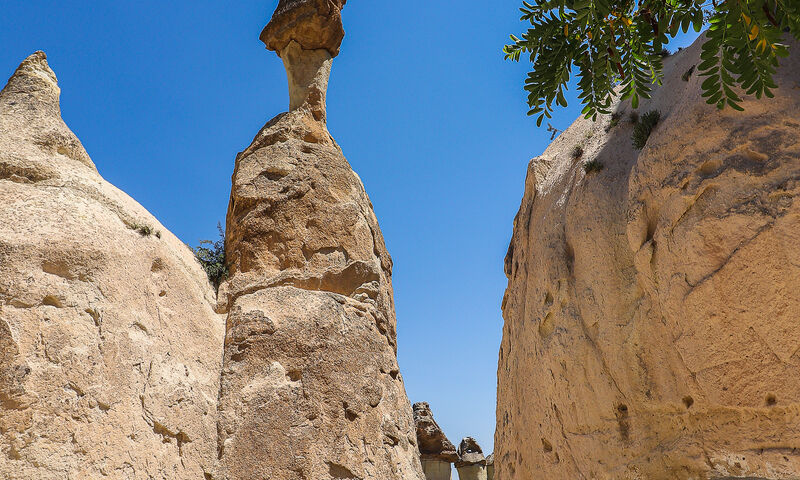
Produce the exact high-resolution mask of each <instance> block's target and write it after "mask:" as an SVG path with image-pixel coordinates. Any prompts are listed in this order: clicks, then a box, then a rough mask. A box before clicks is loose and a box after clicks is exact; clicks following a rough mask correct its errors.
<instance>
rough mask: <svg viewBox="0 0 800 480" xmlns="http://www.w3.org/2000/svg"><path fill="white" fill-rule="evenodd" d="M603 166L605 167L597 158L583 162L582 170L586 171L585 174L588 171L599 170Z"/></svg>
mask: <svg viewBox="0 0 800 480" xmlns="http://www.w3.org/2000/svg"><path fill="white" fill-rule="evenodd" d="M603 168H605V166H604V165H603V164H602V163H601V162H600V161H599V160H597V159H594V160H589V161H588V162H586V163H584V164H583V171H584V172H586V174H587V175H588V174H590V173H595V172H599V171H600V170H602V169H603Z"/></svg>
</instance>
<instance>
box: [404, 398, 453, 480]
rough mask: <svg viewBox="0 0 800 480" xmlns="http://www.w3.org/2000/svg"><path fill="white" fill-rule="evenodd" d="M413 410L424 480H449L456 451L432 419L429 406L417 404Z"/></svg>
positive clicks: (423, 403) (422, 403)
mask: <svg viewBox="0 0 800 480" xmlns="http://www.w3.org/2000/svg"><path fill="white" fill-rule="evenodd" d="M413 408H414V425H415V426H416V429H417V443H418V444H419V452H420V454H421V459H422V470H423V472H424V473H425V479H426V480H449V479H450V476H451V472H452V464H453V463H454V462H456V461H458V451H457V450H456V447H455V446H454V445H453V444H452V443H451V442H450V440H448V439H447V436H446V435H445V434H444V432H443V431H442V429H441V427H439V424H438V423H436V420H434V419H433V412H431V407H430V405H428V404H427V403H426V402H418V403H415V404H414V407H413Z"/></svg>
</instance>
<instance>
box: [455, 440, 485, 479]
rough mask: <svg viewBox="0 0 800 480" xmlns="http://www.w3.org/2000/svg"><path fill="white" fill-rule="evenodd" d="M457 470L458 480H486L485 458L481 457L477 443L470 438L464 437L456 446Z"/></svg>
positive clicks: (481, 451)
mask: <svg viewBox="0 0 800 480" xmlns="http://www.w3.org/2000/svg"><path fill="white" fill-rule="evenodd" d="M458 457H459V458H458V461H457V462H456V470H458V478H459V480H487V478H486V458H485V457H484V456H483V450H481V447H480V445H478V442H477V441H475V439H474V438H472V437H466V438H464V439H463V440H461V443H460V444H459V445H458Z"/></svg>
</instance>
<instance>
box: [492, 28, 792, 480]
mask: <svg viewBox="0 0 800 480" xmlns="http://www.w3.org/2000/svg"><path fill="white" fill-rule="evenodd" d="M702 42H703V39H702V38H701V39H700V40H698V41H697V42H696V43H695V44H694V45H692V46H691V47H690V48H688V49H684V50H683V51H681V52H679V53H677V54H675V55H673V56H671V57H668V58H666V59H665V77H664V81H663V86H661V87H658V88H655V89H654V91H653V98H652V100H644V101H643V102H642V104H641V105H640V107H639V109H638V111H639V112H640V113H641V114H643V113H645V112H647V111H649V110H658V111H660V113H661V121H660V123H659V124H658V125H657V126H656V128H655V130H654V131H653V132H652V134H651V135H650V137H649V139H648V140H647V144H646V146H645V147H644V148H643V149H642V150H641V151H637V150H634V149H633V147H632V146H631V132H632V129H633V125H632V121H633V120H635V117H632V115H631V114H632V112H633V110H632V108H631V106H630V104H629V102H622V103H619V104H617V105H614V106H613V108H614V110H615V112H616V113H615V116H614V117H613V118H611V117H610V116H608V117H605V118H600V119H599V120H598V122H597V123H592V122H591V121H590V120H585V119H579V120H577V121H576V122H575V123H574V124H573V125H572V126H570V127H569V128H568V129H567V130H566V131H564V133H562V134H561V135H560V136H559V137H558V138H556V140H555V141H554V142H553V143H552V144H551V146H550V147H549V148H548V149H547V150H546V151H545V152H544V154H543V155H541V156H540V157H538V158H535V159H534V160H532V161H531V162H530V165H529V166H528V175H527V180H526V183H525V194H524V197H523V199H522V205H521V207H520V210H519V213H518V214H517V217H516V219H515V221H514V235H513V239H512V241H511V245H510V248H509V252H508V256H507V258H506V274H507V275H508V278H509V283H508V289H507V291H506V295H505V298H504V300H503V314H504V318H505V326H504V329H503V341H502V345H501V349H500V356H499V365H498V407H497V433H496V437H495V443H496V445H495V454H496V457H495V467H496V469H497V478H501V479H503V480H528V479H531V478H547V479H552V480H575V479H597V480H612V479H613V480H632V479H689V478H695V479H707V478H766V479H790V478H792V479H796V478H800V376H798V375H797V371H798V368H800V335H798V330H797V322H798V318H800V201H799V198H798V195H800V117H798V112H800V83H798V78H800V44H798V43H797V42H794V41H790V43H791V45H790V52H792V56H791V57H790V58H785V59H781V62H780V63H781V66H780V68H779V69H778V71H777V74H776V76H775V80H776V82H777V85H778V88H777V89H775V90H774V93H775V98H773V99H770V98H762V99H760V100H756V99H754V98H749V97H748V98H747V99H746V100H745V102H744V104H743V106H744V108H745V111H744V112H737V111H735V110H733V109H730V108H728V109H726V110H724V111H718V110H717V109H716V108H715V107H714V106H712V105H707V104H706V102H705V99H704V98H702V97H701V88H700V84H701V83H702V82H703V81H704V79H705V77H699V76H697V74H696V73H693V68H694V66H695V65H697V64H699V62H700V58H699V57H700V51H701V43H702ZM576 147H580V150H578V149H576ZM576 151H579V152H582V155H578V154H576V153H575V152H576ZM590 161H591V162H595V163H593V164H591V166H597V165H602V167H603V168H602V170H600V171H599V172H597V171H596V169H594V171H593V169H592V168H588V167H584V165H585V164H586V163H587V162H590Z"/></svg>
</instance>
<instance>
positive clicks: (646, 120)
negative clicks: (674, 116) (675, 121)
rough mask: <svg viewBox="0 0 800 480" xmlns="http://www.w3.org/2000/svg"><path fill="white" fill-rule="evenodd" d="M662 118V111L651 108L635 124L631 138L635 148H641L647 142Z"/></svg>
mask: <svg viewBox="0 0 800 480" xmlns="http://www.w3.org/2000/svg"><path fill="white" fill-rule="evenodd" d="M660 119H661V112H659V111H658V110H650V111H649V112H647V113H645V114H644V115H642V118H640V119H639V121H638V122H636V124H635V125H634V126H633V134H632V135H631V140H632V142H633V148H635V149H636V150H641V149H642V148H644V146H645V145H646V144H647V139H648V138H650V133H651V132H652V131H653V129H654V128H655V126H656V124H657V123H658V121H659V120H660Z"/></svg>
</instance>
